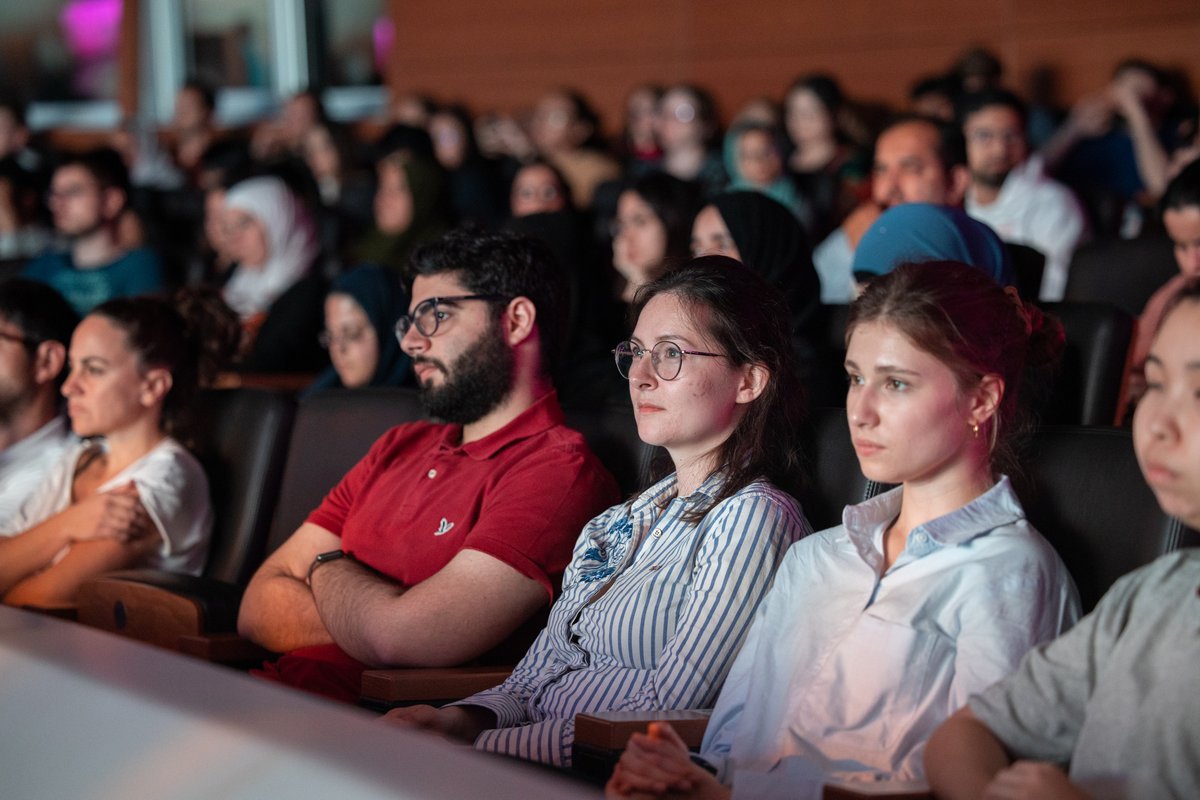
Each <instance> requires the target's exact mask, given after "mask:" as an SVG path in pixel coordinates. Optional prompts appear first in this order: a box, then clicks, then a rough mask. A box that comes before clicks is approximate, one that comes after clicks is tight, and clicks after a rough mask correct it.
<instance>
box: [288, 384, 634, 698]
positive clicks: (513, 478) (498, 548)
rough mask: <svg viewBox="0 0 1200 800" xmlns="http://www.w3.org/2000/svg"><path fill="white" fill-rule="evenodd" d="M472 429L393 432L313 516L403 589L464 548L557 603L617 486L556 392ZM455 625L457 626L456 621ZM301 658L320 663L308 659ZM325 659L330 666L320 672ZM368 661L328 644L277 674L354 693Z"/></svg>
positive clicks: (293, 656)
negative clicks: (468, 436) (497, 424)
mask: <svg viewBox="0 0 1200 800" xmlns="http://www.w3.org/2000/svg"><path fill="white" fill-rule="evenodd" d="M461 437H462V428H461V427H460V426H458V425H436V424H431V423H425V422H418V423H411V424H408V425H399V426H397V427H395V428H392V429H391V430H390V431H388V432H387V433H385V434H384V435H383V436H382V437H380V439H379V440H378V441H376V442H375V444H374V445H373V446H372V447H371V450H370V452H368V453H367V455H366V457H365V458H363V460H362V461H360V462H358V464H356V465H355V466H354V468H353V469H351V470H350V472H348V473H347V474H346V476H345V477H344V478H342V480H341V482H340V483H338V485H337V486H335V487H334V488H333V490H332V491H331V492H330V493H329V494H328V495H327V496H326V497H325V500H324V501H323V502H322V503H321V505H320V506H319V507H318V508H317V509H316V510H315V511H313V512H312V514H310V515H309V517H308V521H309V522H312V523H314V524H316V525H320V526H321V527H322V528H325V529H326V530H328V531H331V532H332V533H334V534H335V535H337V536H340V537H341V539H342V549H344V550H346V551H347V552H349V553H351V554H353V555H354V557H355V558H356V559H358V560H359V561H361V562H362V563H364V564H367V565H368V566H370V567H372V568H374V569H376V570H378V571H380V572H382V573H383V574H384V575H387V576H388V577H390V578H392V579H394V580H395V581H397V582H398V583H400V584H401V585H403V586H413V585H415V584H417V583H420V582H421V581H423V580H425V579H426V578H428V577H429V576H431V575H433V574H434V573H436V572H437V571H438V570H440V569H441V568H442V567H444V566H445V565H446V564H447V563H449V562H450V560H451V559H452V558H454V556H455V555H456V554H457V553H458V552H459V551H460V550H462V549H464V548H470V549H473V550H478V551H480V552H483V553H487V554H488V555H490V556H492V557H493V558H496V559H498V560H500V561H502V562H504V563H505V564H508V565H509V566H511V567H513V568H514V569H516V570H517V571H518V572H520V573H521V574H522V575H525V576H527V577H529V578H531V579H533V580H536V581H538V582H539V583H541V584H542V586H544V587H545V588H546V594H547V597H548V599H551V600H553V598H554V595H555V594H556V593H557V591H558V589H559V587H560V585H561V582H562V573H563V570H564V569H565V568H566V565H567V562H568V561H569V559H570V557H571V549H572V546H573V545H574V543H575V539H576V537H577V536H578V535H579V531H580V530H581V529H582V528H583V526H584V524H585V523H586V522H587V521H588V520H590V519H591V518H592V517H594V516H595V515H596V514H598V513H600V512H601V511H603V510H604V509H605V508H607V507H608V506H610V505H613V504H614V503H616V502H617V500H618V497H619V495H618V491H617V486H616V482H615V481H614V480H613V478H612V476H611V475H609V473H608V472H607V470H605V469H604V467H603V466H602V465H601V464H600V462H599V460H597V459H596V457H595V456H594V455H592V453H591V451H590V450H588V448H587V444H586V443H585V442H584V439H583V436H582V435H581V434H579V433H578V432H576V431H574V430H571V429H570V428H567V427H566V426H565V425H564V424H563V413H562V409H561V408H559V405H558V397H557V395H556V394H555V393H554V392H550V393H549V394H547V395H545V396H544V397H542V398H541V399H539V400H538V401H537V402H536V403H534V404H533V405H532V406H530V407H529V408H528V409H526V410H525V411H524V412H523V413H522V414H521V415H520V416H518V417H517V418H516V419H514V420H513V421H512V422H510V423H509V424H508V425H506V426H505V427H503V428H501V429H500V430H498V431H496V432H495V433H493V434H491V435H490V436H486V437H484V438H483V439H479V440H477V441H474V442H470V443H469V444H465V445H463V444H459V443H458V442H459V440H460V439H461ZM448 623H450V621H448ZM302 662H309V665H308V666H306V665H305V664H304V663H302ZM318 663H323V664H325V665H326V666H325V668H317V669H316V670H315V671H316V672H321V673H329V670H330V669H331V668H333V669H334V671H335V672H337V673H339V674H338V676H336V677H335V676H334V675H332V674H325V675H324V676H323V677H322V676H318V675H316V674H314V669H313V668H316V667H317V664H318ZM362 669H363V665H361V664H359V663H358V662H356V661H354V660H353V659H351V658H350V657H349V656H347V655H346V654H344V653H342V652H341V651H340V649H339V648H336V647H332V646H326V647H316V648H304V649H303V650H299V651H295V652H293V653H290V654H288V655H286V656H284V657H283V658H281V659H280V660H279V661H278V662H277V664H276V665H275V668H274V669H272V668H271V665H268V668H267V670H266V672H267V676H268V677H274V678H276V679H280V680H283V681H284V682H286V683H290V684H293V685H296V686H299V687H300V688H305V689H309V690H311V691H316V692H318V693H321V694H325V695H328V696H333V697H337V698H338V699H346V700H355V699H357V696H358V683H357V682H358V675H359V673H361V671H362Z"/></svg>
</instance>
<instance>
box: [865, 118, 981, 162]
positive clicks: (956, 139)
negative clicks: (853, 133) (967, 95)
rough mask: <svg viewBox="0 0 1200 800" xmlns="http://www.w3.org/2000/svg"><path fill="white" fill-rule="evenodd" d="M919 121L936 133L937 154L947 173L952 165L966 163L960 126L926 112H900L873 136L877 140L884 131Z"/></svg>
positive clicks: (964, 144) (965, 149)
mask: <svg viewBox="0 0 1200 800" xmlns="http://www.w3.org/2000/svg"><path fill="white" fill-rule="evenodd" d="M914 122H919V123H924V124H926V125H929V126H931V127H932V128H933V129H934V131H935V132H936V133H937V137H938V144H937V155H938V160H939V161H941V162H942V167H943V168H944V169H945V170H946V172H947V173H948V172H949V171H950V170H951V168H953V167H961V166H963V165H965V164H966V163H967V142H966V139H964V138H963V132H962V126H961V125H955V124H952V123H949V122H943V121H942V120H940V119H937V118H935V117H931V116H928V115H926V114H900V115H898V116H895V117H893V118H892V119H891V121H890V122H888V124H887V125H885V126H884V128H883V130H881V131H880V132H879V135H878V136H876V137H875V141H876V142H878V141H879V140H880V139H881V138H882V137H883V135H884V134H885V133H887V132H888V131H890V130H892V129H893V128H897V127H899V126H901V125H908V124H910V123H914Z"/></svg>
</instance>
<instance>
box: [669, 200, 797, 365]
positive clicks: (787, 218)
mask: <svg viewBox="0 0 1200 800" xmlns="http://www.w3.org/2000/svg"><path fill="white" fill-rule="evenodd" d="M714 253H716V254H720V255H726V256H730V257H731V258H736V259H738V260H739V261H741V262H742V263H743V264H745V265H746V266H747V267H749V268H750V269H752V270H754V271H755V272H757V273H758V274H759V275H761V276H762V277H763V278H764V279H765V280H766V281H767V283H768V284H770V285H771V286H773V287H774V288H775V289H777V290H778V291H779V292H780V294H781V295H782V296H783V299H784V301H785V302H786V303H787V306H788V309H789V310H790V311H791V318H792V340H793V342H794V343H795V345H796V348H797V355H798V356H799V357H800V359H801V361H802V362H804V361H806V360H808V358H809V357H810V354H811V353H812V343H813V342H815V341H816V340H817V336H816V333H817V327H818V325H819V319H820V311H821V281H820V278H818V277H817V271H816V269H815V268H814V267H813V263H812V248H811V247H810V245H809V241H808V236H807V234H805V232H804V228H802V227H800V223H799V222H797V221H796V218H795V217H794V216H792V213H791V212H790V211H788V210H787V208H785V207H784V206H783V205H781V204H779V203H777V202H776V201H774V200H772V199H771V198H769V197H766V196H765V195H762V194H759V193H758V192H726V193H724V194H719V195H717V196H716V197H714V198H713V200H712V202H711V203H709V204H708V205H707V206H705V207H704V208H702V209H701V210H700V213H699V214H697V215H696V220H695V222H694V223H693V225H692V254H693V255H698V256H699V255H712V254H714Z"/></svg>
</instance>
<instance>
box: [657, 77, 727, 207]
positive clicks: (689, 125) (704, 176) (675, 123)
mask: <svg viewBox="0 0 1200 800" xmlns="http://www.w3.org/2000/svg"><path fill="white" fill-rule="evenodd" d="M654 130H655V132H656V133H657V135H658V143H659V145H660V146H661V147H662V149H663V156H662V163H661V166H660V169H662V171H663V172H665V173H667V174H668V175H671V176H673V177H676V178H679V179H680V180H683V181H695V182H696V183H698V184H699V185H700V193H701V196H702V197H706V198H707V197H711V196H712V195H715V194H716V193H717V192H720V191H721V190H722V189H724V188H725V185H726V184H727V183H728V182H729V177H728V176H727V175H726V174H725V168H724V166H723V165H722V158H721V151H720V148H719V146H718V143H719V142H720V135H719V134H720V131H719V130H718V126H717V107H716V103H714V102H713V99H712V95H710V94H709V93H708V92H706V91H705V90H704V89H701V88H700V87H699V86H693V85H690V84H678V85H675V86H672V87H671V88H669V89H667V91H666V93H665V94H663V96H662V100H660V101H659V104H658V119H657V123H656V124H655V128H654Z"/></svg>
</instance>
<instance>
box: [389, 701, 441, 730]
mask: <svg viewBox="0 0 1200 800" xmlns="http://www.w3.org/2000/svg"><path fill="white" fill-rule="evenodd" d="M436 718H437V709H436V708H434V707H433V706H407V707H405V708H393V709H392V710H391V711H389V712H387V713H386V714H384V715H383V720H384V721H385V722H390V723H392V724H395V725H401V726H403V727H406V728H428V727H431V726H432V725H433V722H434V720H435V719H436Z"/></svg>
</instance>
